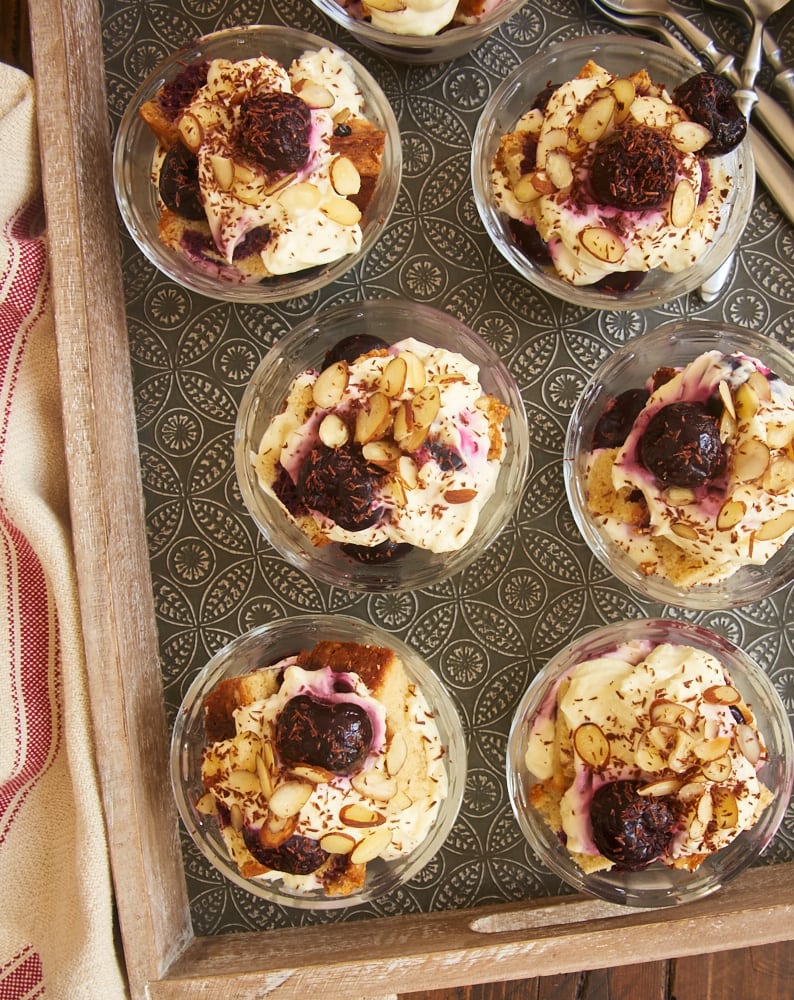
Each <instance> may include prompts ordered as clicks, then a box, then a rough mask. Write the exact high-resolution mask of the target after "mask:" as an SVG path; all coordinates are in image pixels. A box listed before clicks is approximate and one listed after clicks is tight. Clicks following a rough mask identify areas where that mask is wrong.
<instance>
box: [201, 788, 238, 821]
mask: <svg viewBox="0 0 794 1000" xmlns="http://www.w3.org/2000/svg"><path fill="white" fill-rule="evenodd" d="M238 808H239V807H238ZM195 809H196V812H199V813H201V815H202V816H217V815H218V803H217V801H216V799H215V796H214V795H213V794H212V792H205V793H204V794H203V795H202V796H200V798H198V799H196V803H195Z"/></svg>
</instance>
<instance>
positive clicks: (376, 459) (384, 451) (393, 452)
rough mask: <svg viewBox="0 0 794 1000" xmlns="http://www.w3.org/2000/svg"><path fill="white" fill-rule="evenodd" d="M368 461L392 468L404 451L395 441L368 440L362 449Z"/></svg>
mask: <svg viewBox="0 0 794 1000" xmlns="http://www.w3.org/2000/svg"><path fill="white" fill-rule="evenodd" d="M361 454H362V455H363V456H364V458H365V459H366V460H367V461H368V462H372V463H373V464H374V465H380V466H383V468H385V469H390V468H392V467H393V466H395V465H396V464H397V462H398V461H399V459H400V458H402V457H403V453H402V452H401V451H400V449H399V448H398V447H397V445H396V444H395V443H394V442H393V441H368V442H367V443H366V444H365V445H364V446H363V448H362V449H361Z"/></svg>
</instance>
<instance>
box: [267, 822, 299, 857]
mask: <svg viewBox="0 0 794 1000" xmlns="http://www.w3.org/2000/svg"><path fill="white" fill-rule="evenodd" d="M297 826H298V816H297V814H296V815H295V816H289V817H288V818H287V819H278V818H277V817H276V816H270V817H269V818H268V819H267V821H266V822H265V823H263V824H262V827H261V829H260V830H259V843H260V844H261V845H262V847H264V848H267V849H270V848H274V847H281V845H282V844H283V843H285V841H287V840H289V838H290V837H291V836H292V834H293V833H294V832H295V829H296V827H297Z"/></svg>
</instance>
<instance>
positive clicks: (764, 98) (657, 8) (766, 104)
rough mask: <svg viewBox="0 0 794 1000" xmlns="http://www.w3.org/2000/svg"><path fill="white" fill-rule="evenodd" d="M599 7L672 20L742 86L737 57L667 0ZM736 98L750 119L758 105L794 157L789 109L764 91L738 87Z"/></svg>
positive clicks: (608, 1) (627, 0)
mask: <svg viewBox="0 0 794 1000" xmlns="http://www.w3.org/2000/svg"><path fill="white" fill-rule="evenodd" d="M740 2H743V0H740ZM772 2H775V3H776V2H778V0H772ZM600 6H601V7H602V8H604V7H608V8H609V9H610V10H612V11H614V12H616V13H618V14H630V15H643V14H647V15H651V16H655V17H661V18H664V19H665V20H667V21H670V23H671V24H674V25H675V26H676V28H678V30H679V31H680V32H681V34H682V35H683V36H684V38H686V40H687V41H688V42H689V44H690V45H691V46H692V47H693V48H694V49H695V50H696V51H697V52H698V53H699V54H700V55H701V56H703V57H704V58H705V59H707V60H708V61H709V63H711V65H712V66H713V68H714V72H715V73H719V74H720V75H721V76H724V77H726V78H727V79H729V80H730V81H731V83H733V84H734V86H737V87H741V85H742V80H741V78H740V76H739V74H738V73H737V72H736V68H735V60H734V57H733V56H732V55H730V53H727V52H722V51H721V50H720V49H718V48H717V46H716V45H715V44H714V40H713V39H712V38H709V36H708V35H707V34H706V33H705V31H702V30H701V29H700V28H699V27H698V26H697V25H696V24H694V23H693V22H692V21H690V20H689V19H688V18H686V17H684V15H683V14H681V13H680V11H678V10H676V9H675V8H674V7H673V6H672V4H670V3H669V2H668V0H601V3H600ZM735 97H736V100H737V104H739V107H740V108H741V110H742V113H743V114H744V115H745V116H746V117H747V118H749V114H750V111H751V110H752V108H753V106H755V111H756V114H757V115H758V117H759V119H760V120H761V121H762V122H763V123H764V125H765V127H766V128H767V129H768V130H769V133H770V135H771V136H772V137H773V138H774V139H775V140H776V141H777V142H779V143H780V145H781V147H782V148H783V149H784V150H785V152H786V153H787V154H788V155H789V156H790V157H791V158H792V159H794V119H793V118H792V117H791V116H790V115H789V114H788V112H787V111H786V109H785V108H784V107H783V106H782V105H781V104H778V102H777V101H776V100H775V99H774V98H773V97H770V96H769V94H767V93H765V92H764V91H762V90H759V91H758V92H757V93H756V92H753V94H752V95H751V97H748V95H747V94H745V93H744V91H743V90H738V91H737V92H736V94H735Z"/></svg>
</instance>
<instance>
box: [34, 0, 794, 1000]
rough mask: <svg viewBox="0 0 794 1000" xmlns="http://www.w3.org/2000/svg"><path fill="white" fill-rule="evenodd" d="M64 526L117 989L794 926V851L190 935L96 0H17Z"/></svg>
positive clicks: (520, 969) (326, 989)
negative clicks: (703, 880) (603, 898)
mask: <svg viewBox="0 0 794 1000" xmlns="http://www.w3.org/2000/svg"><path fill="white" fill-rule="evenodd" d="M29 6H30V22H31V33H32V42H33V56H34V67H35V70H34V75H35V78H36V81H37V84H38V87H37V101H38V118H39V136H40V151H41V158H42V176H43V187H44V195H45V207H46V211H47V226H48V238H49V244H50V258H51V280H52V289H53V298H54V304H55V315H56V329H57V340H58V356H59V381H60V385H61V390H62V396H63V415H64V428H65V437H66V454H67V463H68V477H69V489H70V506H71V515H72V531H73V538H74V545H75V558H76V563H77V573H78V588H79V598H80V607H81V614H82V619H83V632H84V641H85V649H86V660H87V669H88V678H89V686H90V692H91V712H92V720H93V726H94V741H95V745H96V755H97V766H98V771H99V775H100V783H101V790H102V798H103V803H104V809H105V816H106V824H107V830H108V838H109V851H110V861H111V867H112V872H113V881H114V888H115V896H116V905H117V909H118V915H119V923H120V930H121V937H122V942H123V949H124V960H125V964H126V969H127V974H128V978H129V983H130V993H131V996H132V997H144V996H146V997H152V998H159V1000H165V998H168V1000H170V998H180V1000H182V998H192V997H201V998H203V1000H213V998H216V997H217V998H219V1000H220V998H224V1000H226V998H231V997H234V998H251V1000H253V998H255V997H256V998H260V997H263V996H267V997H274V998H279V1000H302V998H305V997H306V996H315V995H319V994H320V992H322V994H323V995H324V996H325V997H326V998H327V1000H336V998H338V1000H349V998H350V997H353V996H357V995H368V996H370V997H371V996H374V995H375V994H378V993H383V994H386V993H396V992H408V991H413V990H418V989H423V988H424V989H440V988H445V987H454V986H460V985H464V984H473V983H480V982H490V981H496V980H508V979H517V978H528V977H534V976H542V975H552V974H558V973H564V972H572V971H577V970H580V969H583V968H603V967H609V966H615V965H620V964H631V963H633V962H640V961H641V962H646V961H656V960H660V959H665V958H674V957H679V956H684V955H692V954H702V953H705V952H712V951H721V950H727V949H733V948H739V947H746V946H749V945H760V944H768V943H773V942H778V941H785V940H791V939H792V938H794V934H792V928H794V921H792V915H793V914H794V862H790V863H786V864H779V865H769V866H762V867H760V868H756V869H751V870H750V871H748V872H745V873H744V874H743V875H742V876H740V877H739V878H738V879H737V880H736V881H735V882H734V883H733V884H732V885H731V886H730V887H729V888H727V889H725V890H722V891H720V892H718V893H716V894H714V895H713V896H710V897H708V898H707V899H704V900H701V901H698V902H694V903H690V904H687V905H686V906H685V907H673V908H665V909H659V910H633V909H629V908H625V907H621V906H617V905H612V904H605V903H601V902H598V901H595V900H590V899H585V898H584V897H579V896H563V897H560V898H559V899H553V900H539V901H535V902H532V903H529V904H526V903H520V904H509V905H504V906H498V907H478V908H475V909H472V910H463V911H453V912H445V913H432V914H423V915H406V916H401V917H395V918H388V919H387V918H383V919H375V920H371V921H364V922H357V923H356V924H355V932H354V933H351V924H349V923H345V922H342V923H338V924H334V925H330V926H317V927H307V928H289V929H285V930H277V931H270V932H264V933H246V934H225V935H218V936H210V937H196V936H195V935H194V934H193V931H192V928H191V923H190V912H189V907H188V899H187V891H186V885H185V873H184V868H183V863H182V856H181V851H180V847H179V828H178V820H177V815H176V809H175V806H174V802H173V797H172V795H171V792H170V786H169V779H168V751H167V747H168V734H167V726H166V720H165V712H164V708H163V690H162V677H161V672H160V663H159V655H158V644H157V630H156V625H155V615H154V601H153V596H152V589H151V574H150V566H149V561H148V555H147V550H146V537H145V522H144V507H143V495H142V487H141V473H140V465H139V462H138V451H137V436H136V429H135V415H134V407H133V397H132V382H131V374H130V365H129V346H128V340H127V323H126V315H125V305H124V295H123V287H122V281H121V257H120V251H119V245H118V235H117V234H118V225H119V223H118V219H117V213H116V208H115V199H114V195H113V188H112V181H111V174H110V139H109V126H108V116H107V104H106V100H107V99H106V91H105V78H104V61H103V54H102V26H101V24H100V17H99V8H98V5H97V4H96V2H95V0H63V2H58V0H30V5H29Z"/></svg>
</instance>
